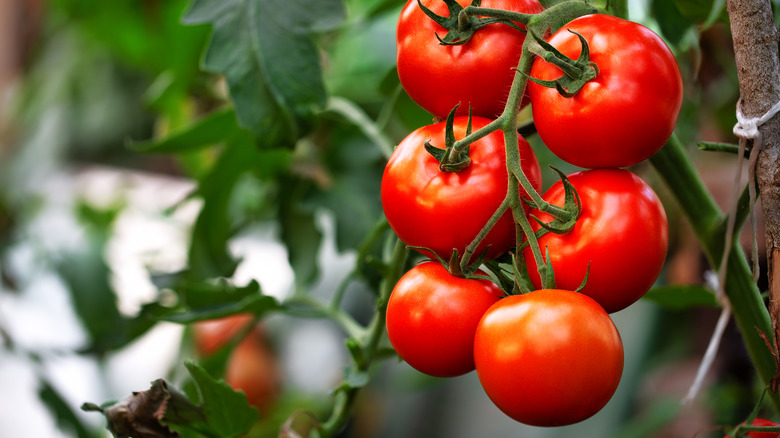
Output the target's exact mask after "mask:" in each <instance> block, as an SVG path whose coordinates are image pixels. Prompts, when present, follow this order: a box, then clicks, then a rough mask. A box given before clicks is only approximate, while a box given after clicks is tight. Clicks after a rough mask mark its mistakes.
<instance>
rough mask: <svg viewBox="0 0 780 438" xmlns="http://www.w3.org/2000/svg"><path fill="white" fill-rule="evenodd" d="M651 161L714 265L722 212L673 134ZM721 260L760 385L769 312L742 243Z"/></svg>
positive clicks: (771, 366) (769, 361)
mask: <svg viewBox="0 0 780 438" xmlns="http://www.w3.org/2000/svg"><path fill="white" fill-rule="evenodd" d="M650 162H651V163H652V165H653V167H654V168H655V169H656V171H657V172H658V173H659V174H660V175H661V177H662V178H663V179H664V181H665V182H666V184H667V185H668V186H669V189H670V192H671V193H672V194H673V195H674V196H675V198H676V199H677V202H678V204H679V205H680V206H681V207H682V211H683V213H684V214H685V216H686V217H687V218H688V220H689V222H690V223H691V226H692V227H693V229H694V232H695V233H696V236H697V237H698V239H699V242H700V243H701V246H702V249H703V250H704V253H705V255H706V256H707V259H708V261H709V263H710V265H711V266H712V267H713V269H715V270H717V269H718V268H719V265H720V261H721V256H722V255H723V249H724V234H723V230H722V228H721V227H720V226H719V224H721V223H722V218H723V213H722V212H721V211H720V209H719V208H718V207H717V205H716V204H715V200H714V199H713V198H712V196H711V195H710V193H709V192H708V191H707V188H706V187H705V186H704V183H703V182H702V180H701V179H700V177H699V174H698V172H697V171H696V169H695V168H694V166H693V163H692V162H691V160H690V158H689V157H688V155H687V154H686V153H685V150H684V148H683V146H682V144H681V143H680V141H679V140H678V139H677V138H676V137H675V136H672V138H671V139H670V140H669V141H668V142H667V143H666V145H665V146H664V147H663V148H662V149H661V150H660V151H659V152H658V153H656V154H655V155H654V156H652V157H651V158H650ZM726 263H727V269H728V274H727V276H726V282H725V286H724V287H725V291H726V295H727V296H728V298H729V301H730V302H731V306H732V310H733V311H734V320H735V321H736V323H737V326H738V328H739V330H740V332H741V333H742V337H743V339H744V341H745V346H746V348H747V350H748V353H749V354H750V357H751V359H752V360H753V364H754V365H755V367H756V371H757V373H758V376H759V378H760V379H761V381H762V382H763V383H764V384H765V385H769V384H770V382H771V380H772V378H773V377H774V375H775V360H774V357H773V355H772V353H771V352H770V351H769V349H768V348H767V345H766V343H765V341H764V338H763V337H762V335H765V336H767V337H769V338H770V339H771V336H772V327H771V324H770V321H769V313H768V312H767V309H766V306H765V305H764V302H763V299H762V297H761V293H760V291H759V290H758V287H757V286H756V284H755V283H754V282H753V278H752V274H751V272H750V267H749V266H748V263H747V259H746V258H745V254H744V252H743V251H742V249H741V248H740V247H738V246H734V247H733V248H732V250H731V253H730V254H729V257H728V259H727V262H726ZM769 395H770V399H771V400H772V403H773V405H774V406H775V409H776V410H778V411H780V399H778V397H777V394H772V393H770V394H769Z"/></svg>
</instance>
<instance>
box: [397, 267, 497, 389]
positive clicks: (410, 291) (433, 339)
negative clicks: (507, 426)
mask: <svg viewBox="0 0 780 438" xmlns="http://www.w3.org/2000/svg"><path fill="white" fill-rule="evenodd" d="M501 295H503V292H502V291H501V289H500V288H499V287H498V286H496V285H495V284H493V283H491V282H490V281H488V280H481V279H479V280H477V279H466V278H459V277H455V276H453V275H451V274H450V273H449V272H447V269H446V268H445V267H444V266H442V265H441V264H440V263H438V262H425V263H423V264H420V265H417V266H415V267H414V268H412V269H411V270H409V272H407V273H406V274H405V275H404V276H403V277H401V279H400V280H399V281H398V283H397V284H396V286H395V289H393V293H392V294H391V295H390V300H389V301H388V304H387V335H388V337H389V338H390V343H391V344H392V345H393V348H395V350H396V351H397V352H398V355H399V356H401V358H402V359H403V360H405V361H406V362H407V363H408V364H409V365H410V366H412V367H413V368H415V369H416V370H418V371H421V372H423V373H425V374H429V375H432V376H437V377H453V376H458V375H461V374H465V373H468V372H470V371H473V370H474V356H473V351H474V332H475V331H476V329H477V323H478V322H479V320H480V318H481V317H482V314H483V313H484V312H485V311H486V310H487V309H488V308H489V307H490V306H491V305H493V304H494V303H495V302H497V301H498V300H499V298H500V297H501Z"/></svg>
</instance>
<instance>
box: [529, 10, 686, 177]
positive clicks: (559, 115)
mask: <svg viewBox="0 0 780 438" xmlns="http://www.w3.org/2000/svg"><path fill="white" fill-rule="evenodd" d="M569 30H572V31H575V32H577V33H579V34H581V35H582V36H584V37H585V39H586V40H587V41H588V45H589V47H590V55H591V61H593V62H595V63H596V64H597V65H598V68H599V74H598V76H597V77H596V78H595V79H593V80H591V81H589V82H588V83H587V84H585V86H584V87H583V88H582V89H581V90H580V91H579V92H578V93H577V94H576V95H575V96H574V97H571V98H566V97H563V96H561V95H560V94H558V91H557V90H555V89H554V88H547V87H543V86H541V85H538V84H535V83H533V82H530V81H529V83H528V94H529V96H530V98H531V108H532V111H533V118H534V123H535V125H536V129H537V131H538V133H539V136H540V137H541V139H542V140H543V141H544V143H545V144H546V145H547V147H549V148H550V150H551V151H552V152H553V153H555V154H556V155H557V156H558V157H559V158H561V159H562V160H564V161H566V162H568V163H571V164H574V165H576V166H580V167H587V168H597V167H625V166H630V165H632V164H636V163H638V162H640V161H642V160H645V159H647V158H649V157H650V156H651V155H653V154H654V153H656V152H657V151H658V150H659V149H660V148H661V147H662V146H663V145H664V143H665V142H666V141H667V140H668V139H669V137H670V136H671V134H672V131H673V130H674V127H675V124H676V123H677V116H678V114H679V112H680V106H681V105H682V96H683V87H682V78H681V76H680V69H679V67H678V66H677V62H676V60H675V58H674V55H673V54H672V52H671V51H670V50H669V48H668V47H667V46H666V44H665V43H664V42H663V40H662V39H661V38H660V37H659V36H658V35H656V34H655V33H654V32H653V31H651V30H650V29H648V28H646V27H644V26H642V25H640V24H637V23H634V22H631V21H626V20H623V19H621V18H617V17H613V16H609V15H586V16H584V17H580V18H577V19H575V20H573V21H571V22H570V23H568V24H567V25H565V26H564V27H563V28H561V29H560V30H558V31H557V32H556V33H554V34H553V35H552V37H550V39H549V42H550V43H551V44H552V45H553V46H554V47H555V48H557V49H558V50H559V51H560V52H561V53H563V54H564V55H567V56H569V57H571V58H573V59H576V58H577V57H578V56H579V54H580V51H581V47H582V46H581V44H580V41H579V38H578V37H577V35H574V34H573V33H571V32H569ZM562 74H563V73H562V71H561V70H560V69H558V68H557V67H555V66H554V65H552V64H550V63H548V62H546V61H544V60H543V59H541V58H537V59H536V60H535V61H534V63H533V66H532V68H531V76H532V77H534V78H538V79H543V80H554V79H557V78H559V77H560V76H561V75H562Z"/></svg>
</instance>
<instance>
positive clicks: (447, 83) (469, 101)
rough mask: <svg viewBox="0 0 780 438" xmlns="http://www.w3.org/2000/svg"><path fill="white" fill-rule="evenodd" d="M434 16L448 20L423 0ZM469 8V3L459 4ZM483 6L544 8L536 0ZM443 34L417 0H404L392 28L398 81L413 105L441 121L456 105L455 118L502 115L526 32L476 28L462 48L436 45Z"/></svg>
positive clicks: (433, 2)
mask: <svg viewBox="0 0 780 438" xmlns="http://www.w3.org/2000/svg"><path fill="white" fill-rule="evenodd" d="M422 3H423V5H425V6H426V7H427V8H429V9H431V10H432V11H433V12H435V13H436V14H438V15H444V16H448V15H449V12H448V10H447V5H446V4H445V3H444V1H442V0H422ZM458 3H459V4H461V5H462V6H468V4H469V3H471V0H458ZM482 6H483V7H486V8H498V9H505V10H511V11H516V12H523V13H538V12H541V11H542V10H543V8H542V5H541V4H540V3H539V2H538V0H483V2H482ZM437 34H438V35H439V36H440V37H441V38H444V36H445V35H446V34H447V31H446V30H445V29H444V28H443V27H441V26H440V25H439V24H437V23H436V22H435V21H433V20H432V19H430V18H429V17H428V16H427V15H425V13H424V12H423V10H422V9H420V6H419V5H418V4H417V0H408V1H407V2H406V5H405V6H404V8H403V9H402V10H401V15H400V17H399V19H398V27H397V29H396V39H397V51H398V53H397V61H398V77H399V78H400V80H401V84H402V85H403V87H404V89H405V90H406V92H407V93H408V94H409V96H410V97H411V98H412V99H413V100H414V101H415V102H417V104H418V105H420V106H421V107H423V108H424V109H425V110H427V111H428V112H430V113H431V114H433V115H434V116H436V117H439V118H441V119H444V118H446V117H447V114H449V112H450V111H451V110H452V108H454V107H455V105H457V104H458V103H460V104H461V105H460V107H459V108H458V114H460V115H464V114H468V110H469V105H471V108H472V110H473V114H474V115H478V116H484V117H494V116H498V115H499V114H501V112H502V111H503V109H504V104H505V103H506V99H507V95H508V94H509V88H510V86H511V85H512V79H513V78H514V75H515V70H514V69H515V68H517V63H518V61H519V60H520V54H521V53H522V47H523V41H524V40H525V34H524V33H522V32H520V31H519V30H517V29H513V28H511V27H510V26H508V25H506V24H500V23H494V24H490V25H488V26H486V27H483V28H482V29H479V30H478V31H477V32H476V33H475V34H474V36H473V37H472V38H471V40H469V41H468V42H466V43H465V44H463V45H459V46H446V45H442V44H440V43H439V40H438V39H437V38H436V35H437Z"/></svg>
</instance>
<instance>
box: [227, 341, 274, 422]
mask: <svg viewBox="0 0 780 438" xmlns="http://www.w3.org/2000/svg"><path fill="white" fill-rule="evenodd" d="M225 382H226V383H227V384H228V385H230V386H231V387H232V388H233V389H235V390H237V391H238V390H241V391H243V392H244V394H246V398H247V401H249V404H250V405H252V406H254V407H255V408H257V410H259V411H260V413H263V414H265V413H267V412H268V411H269V410H270V409H271V406H272V405H273V403H274V402H275V401H276V399H277V398H278V396H279V391H280V372H279V367H278V365H277V363H276V359H275V356H274V354H273V352H272V351H271V349H270V347H269V346H268V344H267V342H266V339H265V338H264V336H263V332H262V331H260V330H253V331H252V332H250V333H249V334H248V335H247V336H246V337H245V338H244V339H242V340H241V341H240V342H239V343H238V345H236V348H235V349H234V350H233V351H232V352H231V353H230V357H229V358H228V362H227V365H226V368H225Z"/></svg>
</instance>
